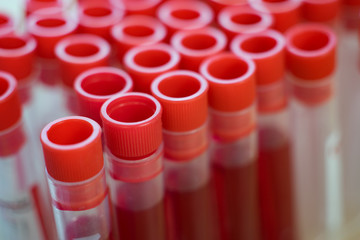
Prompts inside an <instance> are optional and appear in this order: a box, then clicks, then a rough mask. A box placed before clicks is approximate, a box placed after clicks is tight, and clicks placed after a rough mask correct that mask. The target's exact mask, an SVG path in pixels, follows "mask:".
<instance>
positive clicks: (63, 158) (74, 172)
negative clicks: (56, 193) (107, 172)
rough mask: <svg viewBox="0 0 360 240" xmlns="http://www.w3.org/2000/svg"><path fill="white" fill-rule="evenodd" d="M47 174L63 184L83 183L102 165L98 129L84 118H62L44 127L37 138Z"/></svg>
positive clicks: (97, 125)
mask: <svg viewBox="0 0 360 240" xmlns="http://www.w3.org/2000/svg"><path fill="white" fill-rule="evenodd" d="M40 140H41V144H42V147H43V152H44V158H45V165H46V169H47V172H48V174H49V175H50V176H51V177H52V178H54V179H55V180H58V181H62V182H80V181H85V180H87V179H89V178H91V177H93V176H95V175H96V174H98V173H99V172H100V171H101V169H102V168H103V166H104V160H103V152H102V145H101V128H100V126H99V124H97V123H96V122H95V121H93V120H91V119H89V118H85V117H75V116H73V117H65V118H60V119H57V120H55V121H53V122H51V123H49V124H48V125H46V126H45V127H44V129H43V130H42V132H41V136H40Z"/></svg>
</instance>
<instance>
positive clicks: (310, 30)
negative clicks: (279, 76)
mask: <svg viewBox="0 0 360 240" xmlns="http://www.w3.org/2000/svg"><path fill="white" fill-rule="evenodd" d="M285 36H286V41H287V43H286V61H287V67H288V69H289V71H290V72H291V73H292V74H293V75H294V76H295V77H297V78H300V79H303V80H317V79H323V78H325V77H328V76H330V75H331V74H333V73H334V70H335V64H336V45H337V40H336V35H335V33H334V32H333V31H332V30H331V29H330V28H329V27H327V26H325V25H320V24H301V25H298V26H295V27H293V28H291V29H290V30H289V31H288V32H287V33H286V35H285Z"/></svg>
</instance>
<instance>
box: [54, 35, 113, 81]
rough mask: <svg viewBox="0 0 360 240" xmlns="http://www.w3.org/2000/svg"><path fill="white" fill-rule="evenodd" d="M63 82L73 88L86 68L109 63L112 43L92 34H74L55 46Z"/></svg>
mask: <svg viewBox="0 0 360 240" xmlns="http://www.w3.org/2000/svg"><path fill="white" fill-rule="evenodd" d="M55 54H56V57H57V58H58V60H59V63H60V70H61V73H62V80H63V83H64V84H65V85H66V86H68V87H70V88H73V85H74V81H75V79H76V77H77V76H78V75H79V74H80V73H82V72H83V71H85V70H88V69H90V68H94V67H100V66H106V65H108V59H109V54H110V45H109V44H108V43H107V42H106V41H105V40H104V39H103V38H101V37H98V36H96V35H92V34H74V35H71V36H67V37H65V38H63V39H62V40H60V41H59V42H58V44H57V45H56V47H55Z"/></svg>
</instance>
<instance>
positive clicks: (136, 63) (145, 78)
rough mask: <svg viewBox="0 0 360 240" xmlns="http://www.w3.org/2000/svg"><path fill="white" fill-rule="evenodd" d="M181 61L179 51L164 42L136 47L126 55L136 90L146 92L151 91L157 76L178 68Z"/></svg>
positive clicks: (126, 64)
mask: <svg viewBox="0 0 360 240" xmlns="http://www.w3.org/2000/svg"><path fill="white" fill-rule="evenodd" d="M179 63H180V55H179V53H178V52H177V51H176V50H175V49H173V48H172V47H171V46H169V45H167V44H164V43H158V44H154V45H147V46H138V47H134V48H132V49H130V50H129V51H128V52H127V53H126V55H125V57H124V65H125V69H126V71H127V72H128V73H129V74H130V76H131V77H132V79H133V81H134V90H135V91H140V92H145V93H150V86H151V83H152V81H153V80H154V79H155V78H156V77H157V76H159V75H160V74H162V73H165V72H168V71H171V70H175V69H178V66H179Z"/></svg>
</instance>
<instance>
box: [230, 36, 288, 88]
mask: <svg viewBox="0 0 360 240" xmlns="http://www.w3.org/2000/svg"><path fill="white" fill-rule="evenodd" d="M231 51H232V52H233V53H234V54H235V55H237V56H239V57H246V58H250V59H252V60H253V61H254V62H255V64H256V82H257V84H258V85H267V84H272V83H274V82H279V81H282V80H283V79H284V74H285V39H284V37H283V36H282V34H281V33H279V32H277V31H275V30H267V31H264V32H262V33H257V34H252V35H239V36H237V37H236V38H234V40H233V41H232V43H231Z"/></svg>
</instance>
